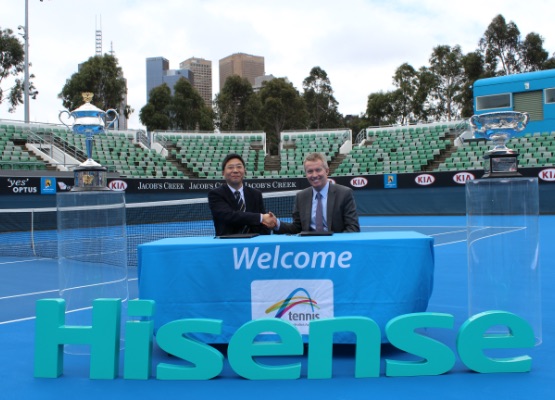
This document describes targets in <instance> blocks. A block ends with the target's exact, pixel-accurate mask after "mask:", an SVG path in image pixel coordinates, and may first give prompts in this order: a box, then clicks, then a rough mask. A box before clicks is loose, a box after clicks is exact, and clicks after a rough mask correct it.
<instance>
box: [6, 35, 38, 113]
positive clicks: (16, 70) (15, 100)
mask: <svg viewBox="0 0 555 400" xmlns="http://www.w3.org/2000/svg"><path fill="white" fill-rule="evenodd" d="M24 69H25V49H24V48H23V44H22V43H21V42H20V41H19V39H18V38H17V37H16V36H15V35H14V34H13V31H12V30H11V29H4V30H2V29H1V28H0V104H2V102H3V101H4V100H7V101H8V103H9V105H10V107H9V109H8V111H9V112H14V111H15V109H16V107H17V106H18V105H20V104H22V103H23V94H24V91H25V87H24V77H22V75H23V74H24V72H25V71H24ZM34 77H35V76H34V75H32V74H31V75H30V76H29V78H30V79H33V78H34ZM10 78H13V82H12V81H11V80H10ZM6 85H7V87H6V88H4V87H5V86H6ZM37 94H38V92H37V91H36V89H35V86H34V85H33V83H32V82H31V81H29V96H30V98H32V99H35V98H36V96H37Z"/></svg>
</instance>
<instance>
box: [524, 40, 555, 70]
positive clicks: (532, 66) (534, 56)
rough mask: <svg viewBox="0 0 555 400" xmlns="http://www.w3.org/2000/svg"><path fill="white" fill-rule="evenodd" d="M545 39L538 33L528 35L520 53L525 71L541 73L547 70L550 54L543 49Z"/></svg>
mask: <svg viewBox="0 0 555 400" xmlns="http://www.w3.org/2000/svg"><path fill="white" fill-rule="evenodd" d="M543 42H544V40H543V38H542V37H541V36H540V35H538V34H537V33H534V32H531V33H529V34H528V35H526V38H525V39H524V42H522V45H521V48H520V53H521V58H522V65H523V70H524V71H541V70H542V69H545V64H546V63H547V61H548V58H549V53H548V52H547V50H545V49H544V48H543Z"/></svg>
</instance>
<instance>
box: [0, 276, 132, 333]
mask: <svg viewBox="0 0 555 400" xmlns="http://www.w3.org/2000/svg"><path fill="white" fill-rule="evenodd" d="M136 280H138V278H129V280H128V281H136ZM58 292H59V290H58V289H56V290H44V291H41V292H32V293H24V294H16V295H13V296H5V297H0V300H7V299H14V298H18V297H31V296H37V295H40V294H46V293H58ZM133 300H137V299H133ZM88 308H90V307H87V308H83V309H82V310H86V309H88ZM74 311H81V310H72V311H68V313H71V312H74ZM32 319H35V317H34V316H33V317H25V318H19V319H13V320H9V321H0V325H5V324H10V323H13V322H21V321H29V320H32Z"/></svg>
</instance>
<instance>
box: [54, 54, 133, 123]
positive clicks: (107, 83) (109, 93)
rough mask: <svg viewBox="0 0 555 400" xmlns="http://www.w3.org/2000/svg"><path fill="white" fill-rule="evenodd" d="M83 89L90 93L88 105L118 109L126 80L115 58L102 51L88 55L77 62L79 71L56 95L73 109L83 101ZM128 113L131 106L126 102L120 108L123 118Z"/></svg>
mask: <svg viewBox="0 0 555 400" xmlns="http://www.w3.org/2000/svg"><path fill="white" fill-rule="evenodd" d="M83 92H92V93H94V97H93V100H92V104H94V105H95V106H97V107H98V108H100V109H101V110H108V109H111V108H113V109H115V110H120V109H121V108H122V105H123V103H124V101H125V95H126V93H127V83H126V80H125V78H124V77H123V72H122V69H121V67H120V66H119V65H118V60H117V59H116V57H114V56H112V55H109V54H105V55H103V56H94V57H91V58H89V59H88V60H87V61H85V62H84V63H83V64H81V66H80V68H79V71H78V72H76V73H75V74H73V75H72V76H71V78H70V79H68V80H67V81H66V83H65V85H64V87H63V88H62V91H61V93H60V94H59V95H58V97H59V98H61V99H62V104H63V106H64V107H65V108H66V109H68V110H74V109H76V108H77V107H79V106H80V105H82V104H83V102H84V101H83V97H82V96H81V93H83ZM132 112H133V109H132V108H131V107H130V106H129V105H127V106H126V108H125V110H124V113H125V117H126V118H129V115H130V114H131V113H132Z"/></svg>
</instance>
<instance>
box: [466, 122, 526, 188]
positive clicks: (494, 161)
mask: <svg viewBox="0 0 555 400" xmlns="http://www.w3.org/2000/svg"><path fill="white" fill-rule="evenodd" d="M529 119H530V116H529V114H528V113H523V112H517V111H500V112H491V113H485V114H480V115H473V116H472V117H471V118H470V125H471V126H472V128H473V129H474V137H476V138H485V139H487V140H491V141H492V142H493V144H494V147H493V148H492V149H491V150H489V151H488V152H487V153H486V154H484V170H485V173H484V176H483V177H482V178H501V177H512V176H521V175H520V174H519V173H518V151H516V150H513V149H509V148H508V147H507V142H508V141H509V140H510V139H511V138H512V137H518V136H520V135H521V134H520V133H521V132H522V131H523V130H524V128H526V124H527V123H528V121H529Z"/></svg>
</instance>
